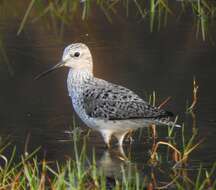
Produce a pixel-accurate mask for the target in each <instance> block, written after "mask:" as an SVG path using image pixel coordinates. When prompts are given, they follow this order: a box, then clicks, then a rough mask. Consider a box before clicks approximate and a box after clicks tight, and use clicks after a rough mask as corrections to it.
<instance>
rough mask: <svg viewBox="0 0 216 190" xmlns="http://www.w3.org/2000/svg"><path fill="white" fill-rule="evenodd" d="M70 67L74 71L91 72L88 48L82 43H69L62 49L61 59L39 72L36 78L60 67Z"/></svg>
mask: <svg viewBox="0 0 216 190" xmlns="http://www.w3.org/2000/svg"><path fill="white" fill-rule="evenodd" d="M63 66H66V67H70V68H71V69H72V70H74V71H87V72H90V73H92V72H93V63H92V56H91V52H90V50H89V48H88V47H87V46H86V45H85V44H83V43H74V44H70V45H69V46H67V47H66V48H65V49H64V52H63V55H62V59H61V61H60V62H59V63H58V64H56V65H55V66H53V67H52V68H50V69H49V70H47V71H45V72H43V73H41V74H39V75H38V76H37V77H36V79H39V78H41V77H42V76H45V75H47V74H48V73H50V72H52V71H54V70H56V69H58V68H61V67H63Z"/></svg>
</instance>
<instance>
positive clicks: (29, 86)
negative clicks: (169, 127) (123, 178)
mask: <svg viewBox="0 0 216 190" xmlns="http://www.w3.org/2000/svg"><path fill="white" fill-rule="evenodd" d="M97 14H98V16H97V17H92V18H90V19H89V20H88V21H83V22H82V21H79V22H78V21H74V22H73V23H71V24H70V25H67V26H66V25H65V27H64V31H63V32H62V35H61V36H60V35H57V34H56V33H59V30H58V27H57V29H56V30H54V28H53V27H49V28H47V27H46V25H45V24H44V23H43V22H42V21H39V22H36V23H34V24H30V23H29V24H28V25H26V27H25V30H24V31H23V33H21V35H20V36H16V32H17V28H18V26H19V23H20V20H19V19H17V18H9V19H8V18H5V19H1V20H0V33H1V35H2V36H3V42H4V48H5V51H6V53H7V56H8V59H9V61H10V64H11V67H12V68H13V71H14V75H13V76H10V74H9V73H8V69H7V66H6V64H5V62H4V61H3V60H2V59H1V60H0V62H1V63H0V86H1V96H0V105H1V108H0V121H1V124H0V125H1V127H0V136H1V137H2V138H3V139H4V138H6V137H8V136H9V139H10V140H12V142H13V144H14V145H16V147H17V155H18V153H22V152H23V151H24V145H25V141H26V138H27V136H28V135H29V137H30V140H29V143H28V151H29V152H30V151H32V150H34V149H35V148H37V147H38V146H41V147H42V148H41V151H40V154H41V158H42V157H43V156H46V158H47V159H48V160H59V161H64V160H65V158H67V157H68V156H69V157H70V156H72V157H73V152H72V151H73V143H71V142H64V141H67V140H68V139H70V138H69V137H68V136H69V135H68V134H65V133H64V132H65V131H68V130H69V128H70V126H72V123H73V116H74V113H73V109H72V106H71V101H70V99H69V97H68V95H67V88H66V78H67V72H68V70H67V68H65V69H62V70H61V71H58V72H55V73H53V74H52V75H50V76H48V77H46V78H43V79H41V80H39V81H34V80H33V78H34V77H35V76H36V75H37V74H38V73H40V72H41V71H43V70H46V69H47V68H49V67H50V66H52V65H54V64H56V63H57V62H58V60H60V58H61V55H62V51H63V49H64V47H65V46H66V45H68V44H70V43H73V42H83V43H86V44H87V45H88V46H89V48H90V50H91V51H92V55H93V59H94V73H95V75H96V76H97V77H99V78H103V79H106V80H109V81H111V82H114V83H117V84H121V85H124V86H126V87H128V88H130V89H133V90H134V91H135V92H137V93H138V94H139V95H140V96H141V97H143V98H147V97H148V95H149V94H151V93H152V92H153V91H156V93H157V104H159V103H160V102H162V101H163V100H164V99H166V98H167V97H168V96H171V97H172V100H171V101H170V102H169V103H168V104H167V105H166V107H165V108H166V109H167V110H170V111H172V112H174V113H175V114H177V115H179V123H183V122H184V123H185V130H186V133H187V135H188V136H190V135H191V131H192V122H191V121H192V118H191V116H190V115H187V114H185V109H186V103H187V102H188V101H189V102H191V96H192V81H193V77H194V76H195V77H196V80H197V83H198V85H199V94H198V95H199V96H198V104H197V108H196V110H195V115H196V127H197V128H198V130H199V134H200V137H199V138H202V137H205V141H204V143H203V144H202V145H201V146H200V147H199V148H198V149H197V150H196V151H194V153H193V154H192V156H191V165H192V166H193V164H194V166H197V163H200V162H202V163H203V164H204V165H205V166H206V167H207V166H210V165H211V164H212V163H213V162H214V161H216V149H215V146H216V140H215V136H216V102H215V97H216V90H215V82H216V49H215V46H213V45H212V44H211V43H209V42H203V41H202V39H196V37H195V30H194V28H193V23H191V22H190V21H188V22H186V21H181V20H179V21H178V22H177V21H176V20H173V19H170V20H169V24H168V26H167V27H166V28H163V29H161V30H160V31H159V32H157V31H155V32H152V33H151V32H150V31H149V23H148V21H142V22H140V21H137V20H133V19H131V20H130V19H125V18H122V17H120V18H119V17H117V18H116V19H115V20H114V22H113V23H112V24H110V23H108V22H107V20H106V19H105V18H104V16H103V14H101V13H97ZM75 117H76V116H75ZM77 120H78V119H77ZM78 122H80V121H78ZM79 125H80V126H82V127H83V129H85V126H84V124H82V123H81V122H80V124H79ZM178 130H179V129H177V133H180V131H178ZM164 131H165V132H166V129H161V128H160V129H159V131H158V136H159V137H160V138H162V139H163V138H166V133H165V132H164ZM144 137H147V131H144ZM147 141H148V139H143V138H141V139H139V140H137V138H136V140H135V142H134V143H133V145H132V150H131V151H132V160H133V162H134V163H137V164H138V165H142V164H144V163H146V160H147V158H146V155H147V152H148V151H147V149H148V146H149V145H148V143H146V142H147ZM87 142H88V152H89V155H90V156H91V153H92V148H93V147H94V148H95V152H96V155H97V159H98V162H100V163H102V165H103V164H104V163H105V164H104V167H106V168H107V173H110V172H111V173H112V172H114V173H115V172H117V173H118V169H117V168H116V166H117V165H118V162H120V161H119V160H116V159H113V161H112V159H111V157H113V155H112V156H110V153H109V152H107V151H106V148H105V145H104V143H103V141H102V138H101V137H100V135H99V134H98V133H96V132H91V134H90V136H89V138H88V139H87ZM126 144H128V143H126ZM8 152H9V151H8ZM8 154H9V153H8ZM115 170H116V171H115Z"/></svg>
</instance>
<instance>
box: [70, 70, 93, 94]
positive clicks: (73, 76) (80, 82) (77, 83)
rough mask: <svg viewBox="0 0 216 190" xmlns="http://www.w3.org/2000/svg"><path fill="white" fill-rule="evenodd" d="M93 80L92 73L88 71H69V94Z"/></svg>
mask: <svg viewBox="0 0 216 190" xmlns="http://www.w3.org/2000/svg"><path fill="white" fill-rule="evenodd" d="M92 79H93V73H92V71H89V70H88V69H82V70H81V69H80V70H72V69H70V70H69V73H68V78H67V86H68V91H69V93H70V92H72V91H73V90H74V89H77V88H81V87H82V86H84V85H85V84H86V83H88V82H89V81H91V80H92Z"/></svg>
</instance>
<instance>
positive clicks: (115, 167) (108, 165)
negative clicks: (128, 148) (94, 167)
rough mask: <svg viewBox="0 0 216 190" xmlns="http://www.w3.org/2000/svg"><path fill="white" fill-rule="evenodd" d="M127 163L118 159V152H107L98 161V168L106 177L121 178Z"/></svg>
mask: <svg viewBox="0 0 216 190" xmlns="http://www.w3.org/2000/svg"><path fill="white" fill-rule="evenodd" d="M125 164H126V162H125V161H124V160H122V159H120V158H119V157H118V155H117V154H116V152H114V151H111V150H106V151H105V152H104V154H103V156H102V157H101V159H100V160H98V167H99V168H100V169H101V170H102V171H103V172H104V174H105V175H106V176H109V177H110V176H116V177H120V176H121V167H123V166H125Z"/></svg>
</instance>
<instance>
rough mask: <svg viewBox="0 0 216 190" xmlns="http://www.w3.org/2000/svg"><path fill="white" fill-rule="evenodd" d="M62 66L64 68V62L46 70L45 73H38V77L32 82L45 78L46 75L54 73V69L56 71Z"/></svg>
mask: <svg viewBox="0 0 216 190" xmlns="http://www.w3.org/2000/svg"><path fill="white" fill-rule="evenodd" d="M62 66H64V62H63V61H61V62H59V63H58V64H57V65H55V66H53V67H52V68H50V69H48V70H47V71H44V72H42V73H40V74H39V75H37V76H36V77H35V78H34V80H38V79H40V78H41V77H44V76H46V75H47V74H49V73H51V72H53V71H55V70H56V69H58V68H60V67H62Z"/></svg>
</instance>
